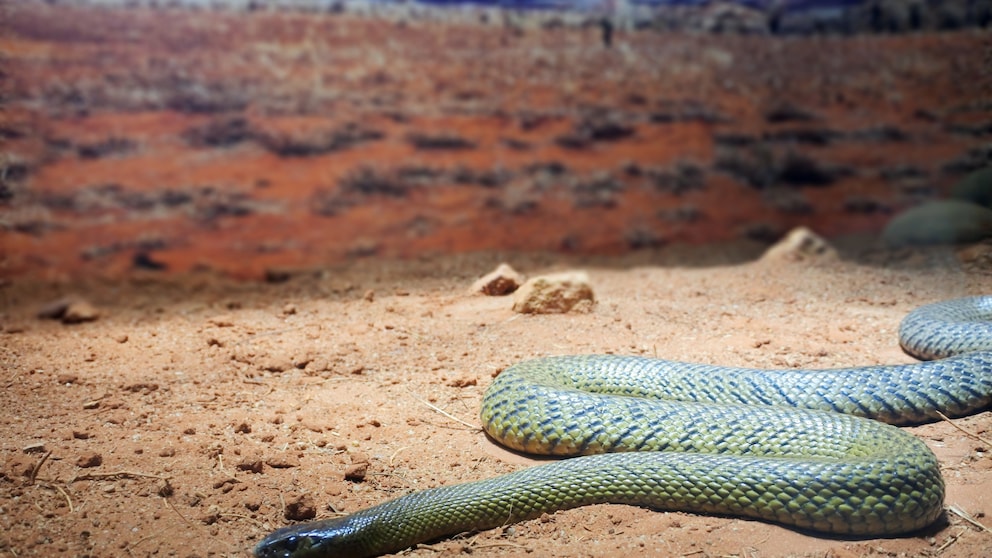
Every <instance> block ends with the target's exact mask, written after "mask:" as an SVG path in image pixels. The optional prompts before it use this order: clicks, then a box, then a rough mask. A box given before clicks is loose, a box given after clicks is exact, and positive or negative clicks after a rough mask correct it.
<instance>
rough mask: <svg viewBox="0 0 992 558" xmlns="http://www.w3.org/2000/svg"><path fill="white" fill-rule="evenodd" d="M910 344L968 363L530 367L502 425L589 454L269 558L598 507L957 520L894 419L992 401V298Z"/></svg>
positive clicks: (907, 521) (409, 507)
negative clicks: (948, 515) (947, 516)
mask: <svg viewBox="0 0 992 558" xmlns="http://www.w3.org/2000/svg"><path fill="white" fill-rule="evenodd" d="M900 342H901V343H902V345H903V347H904V349H905V350H906V351H907V352H909V353H911V354H914V355H916V356H919V357H921V358H942V357H948V356H949V355H955V354H957V355H958V356H950V357H949V358H945V359H943V360H938V361H933V362H922V363H916V364H908V365H894V366H868V367H858V368H847V369H831V370H775V371H768V370H756V369H746V368H731V367H721V366H710V365H701V364H687V363H680V362H672V361H666V360H657V359H647V358H640V357H624V356H611V355H590V356H567V357H553V358H545V359H538V360H531V361H527V362H523V363H520V364H517V365H514V366H512V367H510V368H508V369H507V370H505V371H504V372H503V373H502V374H500V375H499V376H498V377H497V378H496V379H495V380H494V381H493V383H492V385H491V386H490V387H489V389H488V390H487V391H486V394H485V396H484V398H483V403H482V423H483V427H484V428H485V430H486V432H487V433H488V434H489V435H490V436H492V437H493V438H495V439H496V440H498V441H499V442H501V443H503V444H504V445H506V446H508V447H510V448H513V449H516V450H520V451H524V452H529V453H541V454H553V455H562V456H582V457H576V458H574V459H566V460H562V461H557V462H553V463H551V464H548V465H541V466H537V467H531V468H529V469H525V470H522V471H519V472H515V473H510V474H508V475H503V476H499V477H496V478H492V479H487V480H482V481H477V482H472V483H467V484H457V485H452V486H443V487H440V488H434V489H430V490H424V491H421V492H415V493H413V494H410V495H407V496H403V497H400V498H397V499H395V500H391V501H388V502H385V503H383V504H380V505H378V506H374V507H372V508H369V509H366V510H363V511H360V512H357V513H355V514H352V515H349V516H346V517H342V518H335V519H328V520H323V521H316V522H312V523H307V524H302V525H294V526H290V527H285V528H283V529H280V530H277V531H275V532H274V533H272V534H270V535H269V536H268V537H266V538H265V539H264V540H262V541H261V542H260V543H259V544H258V546H257V547H256V549H255V554H256V556H258V557H259V558H274V557H283V558H317V557H325V556H326V557H329V556H373V555H377V554H383V553H387V552H393V551H397V550H401V549H403V548H406V547H409V546H411V545H414V544H416V543H418V542H423V541H426V540H430V539H434V538H438V537H442V536H445V535H451V534H455V533H460V532H465V531H476V530H482V529H490V528H493V527H497V526H500V525H505V524H508V523H513V522H516V521H521V520H524V519H529V518H534V517H538V516H540V515H541V514H544V513H548V512H552V511H555V510H562V509H568V508H574V507H578V506H584V505H588V504H594V503H624V504H633V505H639V506H646V507H650V508H654V509H659V510H683V511H692V512H700V513H715V514H724V515H739V516H745V517H753V518H758V519H763V520H767V521H772V522H777V523H782V524H786V525H791V526H795V527H798V528H802V529H809V530H813V531H819V532H824V533H837V534H851V535H895V534H901V533H907V532H911V531H914V530H917V529H920V528H922V527H925V526H927V525H929V524H931V523H932V522H933V521H934V520H935V519H936V518H937V517H938V516H939V515H940V514H941V511H942V504H943V498H944V483H943V480H942V479H941V477H940V472H939V469H938V465H937V460H936V457H935V456H934V455H933V453H932V452H931V451H930V450H929V449H928V448H927V447H926V445H925V444H924V443H923V442H922V441H920V440H919V439H917V438H915V437H913V436H912V435H910V434H908V433H906V432H904V431H902V430H900V429H898V428H896V427H894V426H891V425H890V424H883V423H882V422H878V421H884V422H887V423H891V424H913V423H920V422H925V421H927V420H931V419H934V418H936V417H937V416H938V414H937V413H938V412H941V413H943V414H945V415H948V416H961V415H965V414H968V413H973V412H976V411H980V410H983V409H985V408H987V407H988V406H989V405H990V404H992V296H986V297H971V298H965V299H958V300H953V301H947V302H941V303H936V304H932V305H928V306H924V307H921V308H919V309H917V310H915V311H913V312H912V313H911V314H910V315H909V316H907V317H906V319H905V320H903V324H902V326H901V327H900ZM842 413H843V414H842ZM862 417H864V418H862ZM867 419H877V420H867ZM609 452H619V453H609ZM594 454H595V455H594Z"/></svg>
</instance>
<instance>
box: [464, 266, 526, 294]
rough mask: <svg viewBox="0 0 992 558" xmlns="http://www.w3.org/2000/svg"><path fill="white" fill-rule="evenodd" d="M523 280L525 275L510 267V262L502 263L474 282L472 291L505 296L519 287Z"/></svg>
mask: <svg viewBox="0 0 992 558" xmlns="http://www.w3.org/2000/svg"><path fill="white" fill-rule="evenodd" d="M523 282H524V277H523V275H521V274H520V273H519V272H517V270H515V269H513V268H512V267H510V264H507V263H501V264H499V265H498V266H497V267H496V269H494V270H492V271H490V272H489V273H487V274H485V275H483V276H482V277H480V278H478V279H477V280H476V281H475V283H472V288H471V289H470V291H471V292H473V293H482V294H484V295H488V296H505V295H508V294H510V293H512V292H514V291H516V290H517V289H519V288H520V285H521V284H522V283H523Z"/></svg>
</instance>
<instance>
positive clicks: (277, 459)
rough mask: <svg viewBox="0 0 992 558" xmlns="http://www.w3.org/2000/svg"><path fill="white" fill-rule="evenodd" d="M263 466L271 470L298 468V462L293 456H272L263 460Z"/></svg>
mask: <svg viewBox="0 0 992 558" xmlns="http://www.w3.org/2000/svg"><path fill="white" fill-rule="evenodd" d="M265 464H266V465H268V466H269V467H272V468H273V469H290V468H293V467H299V466H300V460H299V459H298V458H297V457H296V456H295V455H290V454H281V455H274V456H272V457H269V458H268V459H266V460H265Z"/></svg>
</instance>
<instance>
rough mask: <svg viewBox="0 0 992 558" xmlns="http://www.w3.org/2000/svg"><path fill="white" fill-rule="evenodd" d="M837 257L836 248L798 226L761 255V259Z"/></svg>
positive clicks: (799, 259)
mask: <svg viewBox="0 0 992 558" xmlns="http://www.w3.org/2000/svg"><path fill="white" fill-rule="evenodd" d="M835 258H837V250H835V249H834V247H833V246H831V245H830V243H829V242H827V241H826V240H824V239H823V237H821V236H820V235H818V234H816V233H814V232H813V231H811V230H809V229H807V228H806V227H798V228H795V229H792V231H790V232H789V234H787V235H785V238H783V239H782V240H780V241H778V242H776V243H775V244H774V245H773V246H772V247H771V248H769V249H768V250H766V251H765V254H764V255H763V256H762V257H761V259H763V260H789V261H807V260H814V259H816V260H826V259H835Z"/></svg>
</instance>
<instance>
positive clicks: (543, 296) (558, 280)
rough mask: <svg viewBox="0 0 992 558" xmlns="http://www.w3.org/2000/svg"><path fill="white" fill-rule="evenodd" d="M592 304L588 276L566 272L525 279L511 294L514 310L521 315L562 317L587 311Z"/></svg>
mask: <svg viewBox="0 0 992 558" xmlns="http://www.w3.org/2000/svg"><path fill="white" fill-rule="evenodd" d="M594 302H595V297H594V295H593V291H592V286H591V285H590V284H589V276H588V275H587V274H586V273H585V272H582V271H567V272H562V273H554V274H549V275H541V276H538V277H533V278H531V279H528V280H527V282H526V283H524V284H523V285H522V286H521V287H520V288H519V289H517V292H516V294H515V295H514V301H513V311H514V312H519V313H521V314H562V313H565V312H569V311H571V310H577V311H588V310H589V309H591V308H592V305H593V304H594Z"/></svg>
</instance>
